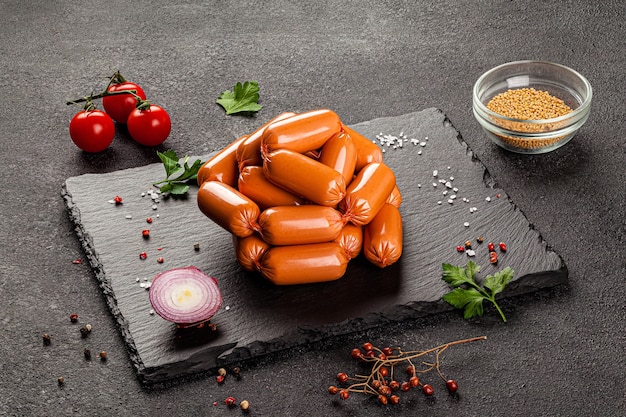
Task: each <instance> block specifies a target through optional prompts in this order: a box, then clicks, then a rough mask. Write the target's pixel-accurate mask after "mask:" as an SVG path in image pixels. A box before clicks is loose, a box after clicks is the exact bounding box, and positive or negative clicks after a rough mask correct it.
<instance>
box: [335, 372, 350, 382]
mask: <svg viewBox="0 0 626 417" xmlns="http://www.w3.org/2000/svg"><path fill="white" fill-rule="evenodd" d="M337 381H339V382H341V383H344V382H347V381H348V374H346V373H345V372H339V373H338V374H337Z"/></svg>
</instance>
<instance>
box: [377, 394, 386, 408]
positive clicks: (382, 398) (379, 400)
mask: <svg viewBox="0 0 626 417" xmlns="http://www.w3.org/2000/svg"><path fill="white" fill-rule="evenodd" d="M378 402H379V403H381V404H382V405H387V397H385V396H384V395H382V394H381V395H379V396H378Z"/></svg>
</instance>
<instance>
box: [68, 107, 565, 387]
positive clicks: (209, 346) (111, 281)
mask: <svg viewBox="0 0 626 417" xmlns="http://www.w3.org/2000/svg"><path fill="white" fill-rule="evenodd" d="M353 128H354V129H356V130H357V131H359V132H361V133H362V134H364V135H365V136H367V137H369V138H371V139H372V140H374V139H375V138H376V136H377V135H379V134H380V133H382V134H390V135H395V136H399V135H400V134H404V135H405V137H406V140H405V141H403V142H402V147H398V148H396V149H394V148H393V146H389V147H387V146H383V148H384V150H385V153H384V155H385V162H386V163H387V164H388V165H389V166H390V167H391V168H392V169H393V170H394V172H395V173H396V176H397V183H398V186H399V188H400V191H401V192H402V195H403V203H402V206H401V212H402V216H403V222H404V252H403V255H402V257H401V260H400V261H399V262H397V263H396V264H394V265H392V266H390V267H388V268H385V269H378V268H377V267H374V266H373V265H371V264H369V263H368V262H367V261H365V260H363V259H356V260H353V261H352V262H351V264H350V265H349V268H348V272H347V273H346V275H345V276H344V277H343V278H341V279H340V280H338V281H335V282H330V283H324V284H314V285H303V286H292V287H275V286H273V285H271V284H269V283H267V282H265V281H264V280H263V279H261V278H260V276H258V275H257V274H253V273H248V272H245V271H243V270H242V269H241V268H240V267H239V266H238V264H237V263H236V261H235V259H234V253H233V249H232V240H231V236H230V235H229V234H228V233H227V232H225V231H224V230H222V229H220V228H219V227H218V226H216V225H215V224H213V223H212V222H211V221H210V220H209V219H208V218H206V217H205V216H204V215H203V214H202V213H201V212H200V211H199V210H198V208H197V204H196V198H195V192H196V188H195V187H192V190H191V192H190V194H189V197H188V198H187V199H182V200H181V199H173V198H166V199H161V200H160V201H159V202H158V203H154V202H153V201H152V199H151V196H150V194H146V195H143V196H142V194H145V193H146V192H147V191H148V190H149V189H150V185H151V182H152V181H154V180H155V179H157V178H160V177H162V176H163V167H162V165H161V164H152V165H148V166H144V167H139V168H132V169H126V170H122V171H117V172H112V173H108V174H85V175H81V176H78V177H72V178H68V179H67V181H66V182H65V184H64V186H63V190H62V195H63V198H64V200H65V204H66V206H67V209H68V211H69V214H70V217H71V219H72V221H73V222H74V223H75V226H76V232H77V235H78V237H79V238H80V240H81V242H82V244H83V247H84V249H85V252H86V256H87V258H88V261H89V263H90V265H91V267H92V269H93V271H94V273H95V276H96V278H97V279H98V280H99V283H100V286H101V288H102V290H103V292H104V295H105V297H106V299H107V303H108V306H109V308H110V310H111V312H112V314H113V315H114V317H115V319H116V320H117V322H118V324H119V328H120V331H121V333H122V335H123V338H124V340H125V342H126V345H127V347H128V350H129V353H130V358H131V360H132V362H133V364H134V366H135V367H136V370H137V373H138V377H139V379H140V380H141V381H142V382H145V383H155V382H160V381H166V380H169V379H173V378H179V377H182V376H186V375H191V374H195V373H198V372H202V371H208V370H212V369H215V368H216V367H217V366H225V365H228V364H231V363H235V362H237V361H241V360H245V359H247V358H251V357H255V356H258V355H262V354H266V353H270V352H274V351H278V350H281V349H284V348H287V347H290V346H295V345H298V344H304V343H308V342H312V341H316V340H320V339H322V338H324V337H328V336H330V335H336V334H342V333H348V332H354V331H358V330H362V329H366V328H369V327H372V326H376V325H380V324H383V323H386V322H390V321H398V320H403V319H408V318H416V317H420V316H424V315H428V314H433V313H438V312H443V311H448V310H451V309H452V308H451V307H450V306H449V305H447V304H446V303H445V302H443V301H441V297H442V295H443V294H445V293H446V292H447V291H448V290H449V288H448V287H447V284H446V283H445V282H443V281H442V280H441V264H442V263H443V262H449V263H452V264H455V265H464V264H465V263H466V262H467V261H468V260H469V259H472V260H474V261H475V262H476V263H478V264H479V265H481V266H482V267H483V268H482V270H481V273H480V275H481V276H483V277H484V276H486V275H487V274H491V273H493V272H495V271H496V270H498V269H501V268H504V267H506V266H510V267H512V268H513V269H514V270H515V275H516V277H515V279H514V281H513V282H511V283H510V284H509V286H508V287H507V290H506V291H505V293H504V294H503V296H512V295H517V294H522V293H527V292H531V291H535V290H538V289H541V288H547V287H551V286H555V285H558V284H561V283H564V282H566V280H567V268H566V266H565V264H564V262H563V261H562V259H561V258H560V257H559V256H558V255H557V254H556V253H554V252H553V251H551V250H550V249H549V248H548V246H547V244H546V242H544V241H543V239H542V238H541V236H540V234H539V233H538V231H536V230H535V229H534V228H533V227H532V225H530V224H529V222H528V220H527V219H526V218H525V217H524V215H523V213H521V212H520V211H519V210H518V209H517V208H516V207H515V205H514V204H513V203H512V202H511V201H510V200H509V198H508V196H507V195H506V193H505V192H504V191H503V190H501V189H499V188H498V187H497V185H496V184H495V183H494V181H493V180H492V178H491V177H490V176H489V173H488V172H487V170H486V168H485V167H484V166H483V165H482V164H481V163H480V161H478V160H477V159H476V158H475V157H474V155H473V153H472V152H471V150H470V149H468V147H467V146H466V144H465V143H464V142H463V141H462V139H461V137H460V135H459V133H458V132H457V131H456V130H455V129H454V127H453V126H451V124H450V122H449V121H448V119H447V118H446V117H445V115H444V114H443V113H442V112H441V111H439V110H437V109H426V110H423V111H420V112H415V113H410V114H406V115H403V116H398V117H389V118H381V119H376V120H372V121H369V122H364V123H360V124H357V125H354V126H353ZM242 133H245V132H242ZM412 139H414V141H412ZM414 142H415V143H414ZM435 170H437V171H438V175H437V176H436V177H435V176H433V171H435ZM451 177H453V178H451ZM439 179H445V180H446V181H449V182H450V185H451V186H452V187H455V188H458V191H456V192H454V191H453V190H452V189H447V190H448V194H447V195H444V194H443V191H445V190H446V186H445V184H443V183H440V182H439V181H438V180H439ZM452 194H456V199H454V200H453V204H450V203H448V199H449V198H450V197H451V195H452ZM116 195H119V196H121V197H122V198H123V203H122V204H119V205H116V204H113V203H112V202H111V200H112V199H113V197H114V196H116ZM465 199H467V200H469V202H466V201H464V200H465ZM488 200H490V201H488ZM438 202H441V204H438ZM154 207H156V209H154ZM473 208H475V209H476V210H475V211H473V210H470V209H473ZM157 215H158V217H157ZM147 217H152V218H153V219H154V221H153V223H152V224H148V223H147V222H146V218H147ZM466 222H467V223H466ZM467 224H469V226H467ZM143 229H150V230H151V237H150V239H143V238H142V236H141V231H142V230H143ZM478 236H483V237H484V239H485V243H483V244H482V245H479V244H477V243H476V241H475V238H476V237H478ZM468 239H471V240H472V241H473V242H474V244H473V247H474V249H475V251H476V256H475V257H473V258H469V257H468V256H467V255H466V254H461V253H458V252H457V251H456V250H455V247H456V246H457V245H459V244H462V243H463V242H464V241H466V240H468ZM487 241H493V242H496V243H497V242H500V241H503V242H506V244H507V245H508V249H509V250H508V251H507V252H506V253H502V254H500V262H499V264H498V265H497V266H494V265H490V264H489V261H488V251H487ZM195 243H199V244H200V250H199V251H196V250H194V244H195ZM140 252H146V253H147V255H148V258H147V259H146V260H141V259H139V253H140ZM158 257H163V258H164V262H163V263H158V262H157V261H156V259H157V258H158ZM187 265H195V266H197V267H199V268H200V269H202V270H204V271H205V272H206V273H208V274H209V275H212V276H215V277H216V278H218V280H219V284H220V288H221V290H222V293H223V296H224V306H223V308H222V310H221V311H219V312H218V314H217V315H216V316H215V317H214V318H213V320H212V321H213V322H214V323H215V324H217V326H218V330H217V332H214V333H213V332H210V331H207V329H199V330H197V329H194V330H187V331H180V330H177V329H176V327H175V325H173V324H171V323H169V322H166V321H164V320H163V319H161V318H160V317H159V316H157V315H154V314H151V313H150V310H151V307H150V303H149V301H148V290H147V289H146V288H143V286H145V285H146V284H147V283H149V282H150V280H151V279H152V277H154V275H156V274H157V273H159V272H161V271H163V270H166V269H169V268H174V267H181V266H187ZM490 313H493V314H495V312H493V311H491V312H490Z"/></svg>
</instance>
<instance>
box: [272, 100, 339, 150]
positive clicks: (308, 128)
mask: <svg viewBox="0 0 626 417" xmlns="http://www.w3.org/2000/svg"><path fill="white" fill-rule="evenodd" d="M339 131H341V120H340V119H339V116H338V115H337V113H335V112H334V111H332V110H328V109H320V110H313V111H309V112H306V113H300V114H298V115H296V116H293V117H289V118H288V119H284V120H280V121H278V122H275V123H272V124H271V125H270V126H268V127H267V128H266V129H265V132H263V139H262V141H261V154H262V155H263V156H265V155H267V154H269V153H271V152H273V151H275V150H277V149H289V150H291V151H294V152H298V153H305V152H308V151H313V150H316V149H319V148H321V147H322V146H323V145H324V143H326V141H327V140H328V139H330V137H331V136H332V135H334V134H335V133H338V132H339Z"/></svg>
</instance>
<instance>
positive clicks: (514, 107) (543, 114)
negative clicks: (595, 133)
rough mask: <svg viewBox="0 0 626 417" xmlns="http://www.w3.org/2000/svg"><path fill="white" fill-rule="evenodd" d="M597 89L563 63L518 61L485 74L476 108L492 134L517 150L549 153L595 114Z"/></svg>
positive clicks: (498, 141)
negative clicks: (595, 90)
mask: <svg viewBox="0 0 626 417" xmlns="http://www.w3.org/2000/svg"><path fill="white" fill-rule="evenodd" d="M591 97H592V90H591V86H590V85H589V82H588V81H587V80H586V79H585V78H584V77H583V76H582V75H580V74H578V73H577V72H576V71H574V70H572V69H570V68H567V67H564V66H562V65H559V64H553V63H549V62H541V61H518V62H512V63H508V64H504V65H500V66H499V67H496V68H494V69H492V70H490V71H487V72H486V73H485V74H483V75H482V76H481V77H480V78H479V79H478V81H477V82H476V84H475V85H474V91H473V111H474V116H475V117H476V120H477V121H478V122H479V123H480V125H481V126H482V127H483V129H484V130H485V132H486V133H487V136H488V137H489V138H490V139H491V140H492V141H493V142H495V143H496V144H497V145H499V146H501V147H503V148H505V149H508V150H510V151H513V152H517V153H545V152H549V151H551V150H554V149H557V148H559V147H561V146H563V145H564V144H565V143H567V142H568V141H569V140H571V139H572V137H573V136H574V135H575V134H576V132H577V131H578V129H579V128H580V127H581V126H582V125H583V124H584V123H585V121H586V120H587V118H588V117H589V111H590V107H591Z"/></svg>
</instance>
